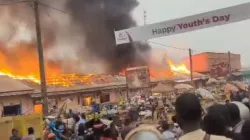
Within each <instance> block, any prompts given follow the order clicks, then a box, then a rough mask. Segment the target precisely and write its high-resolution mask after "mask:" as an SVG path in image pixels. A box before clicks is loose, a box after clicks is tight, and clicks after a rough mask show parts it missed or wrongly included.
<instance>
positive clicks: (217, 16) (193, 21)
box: [115, 3, 250, 45]
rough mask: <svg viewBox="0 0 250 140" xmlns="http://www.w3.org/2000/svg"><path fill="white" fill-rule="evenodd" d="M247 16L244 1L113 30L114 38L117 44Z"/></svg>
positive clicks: (249, 13)
mask: <svg viewBox="0 0 250 140" xmlns="http://www.w3.org/2000/svg"><path fill="white" fill-rule="evenodd" d="M249 18H250V3H245V4H241V5H236V6H232V7H228V8H224V9H219V10H214V11H210V12H206V13H202V14H197V15H193V16H188V17H184V18H178V19H174V20H168V21H164V22H160V23H155V24H149V25H146V26H141V27H134V28H130V29H124V30H120V31H115V40H116V44H117V45H119V44H125V43H130V42H134V41H144V40H148V39H152V38H157V37H162V36H169V35H174V34H179V33H185V32H190V31H195V30H199V29H204V28H208V27H213V26H219V25H224V24H229V23H233V22H238V21H242V20H246V19H249Z"/></svg>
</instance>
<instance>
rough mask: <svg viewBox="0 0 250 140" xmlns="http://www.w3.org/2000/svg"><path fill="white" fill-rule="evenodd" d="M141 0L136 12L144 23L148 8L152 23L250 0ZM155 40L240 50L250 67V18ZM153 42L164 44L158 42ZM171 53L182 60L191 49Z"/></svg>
mask: <svg viewBox="0 0 250 140" xmlns="http://www.w3.org/2000/svg"><path fill="white" fill-rule="evenodd" d="M139 2H140V5H139V7H138V8H137V9H136V10H135V11H134V12H133V15H134V18H135V19H136V20H137V22H138V25H143V21H144V20H143V19H144V17H143V9H145V10H146V12H147V20H146V21H147V24H151V23H156V22H160V21H165V20H169V19H175V18H180V17H185V16H189V15H194V14H198V13H202V12H207V11H211V10H216V9H220V8H225V7H228V6H233V5H237V4H242V3H246V2H250V0H139ZM152 41H154V42H159V43H162V44H166V45H169V46H174V47H180V48H192V49H194V50H198V51H209V52H228V51H231V52H232V53H239V54H241V58H242V61H241V62H242V65H243V66H245V67H246V66H247V67H250V20H246V21H242V22H237V23H232V24H228V25H223V26H218V27H212V28H208V29H202V30H198V31H194V32H187V33H184V34H178V35H173V36H168V37H161V38H157V39H153V40H152ZM151 46H154V47H160V46H159V45H155V44H152V45H151ZM168 55H169V57H170V58H172V59H175V60H178V59H180V58H182V57H185V56H187V55H188V52H186V51H180V50H175V49H171V48H170V49H168Z"/></svg>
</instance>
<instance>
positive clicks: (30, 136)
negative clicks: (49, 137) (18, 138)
mask: <svg viewBox="0 0 250 140" xmlns="http://www.w3.org/2000/svg"><path fill="white" fill-rule="evenodd" d="M22 140H36V137H35V131H34V129H33V128H32V127H29V128H28V136H26V137H24V138H23V139H22Z"/></svg>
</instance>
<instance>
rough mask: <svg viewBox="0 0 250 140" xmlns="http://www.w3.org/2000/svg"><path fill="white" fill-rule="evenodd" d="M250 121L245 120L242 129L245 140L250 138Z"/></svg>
mask: <svg viewBox="0 0 250 140" xmlns="http://www.w3.org/2000/svg"><path fill="white" fill-rule="evenodd" d="M249 132H250V121H249V120H248V121H245V123H244V125H243V127H242V129H241V135H242V138H243V140H250V133H249Z"/></svg>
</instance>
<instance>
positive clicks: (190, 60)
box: [188, 49, 194, 86]
mask: <svg viewBox="0 0 250 140" xmlns="http://www.w3.org/2000/svg"><path fill="white" fill-rule="evenodd" d="M188 50H189V63H190V80H191V85H192V86H194V83H193V58H192V50H191V49H188Z"/></svg>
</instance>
